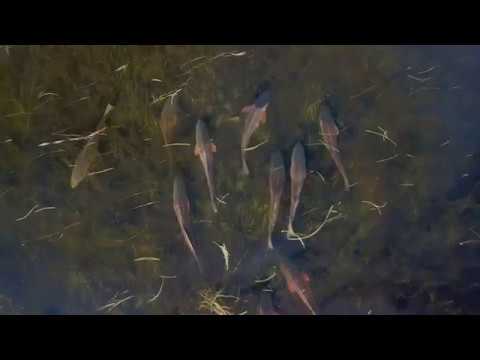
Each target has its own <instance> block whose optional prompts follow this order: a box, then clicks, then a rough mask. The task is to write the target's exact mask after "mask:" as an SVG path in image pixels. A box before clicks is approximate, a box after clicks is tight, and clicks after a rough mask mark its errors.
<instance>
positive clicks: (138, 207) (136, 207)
mask: <svg viewBox="0 0 480 360" xmlns="http://www.w3.org/2000/svg"><path fill="white" fill-rule="evenodd" d="M158 203H160V201H150V202H147V203H145V204H142V205H138V206H135V207H134V208H132V209H131V210H135V209H140V208H143V207H146V206H152V205H155V204H158Z"/></svg>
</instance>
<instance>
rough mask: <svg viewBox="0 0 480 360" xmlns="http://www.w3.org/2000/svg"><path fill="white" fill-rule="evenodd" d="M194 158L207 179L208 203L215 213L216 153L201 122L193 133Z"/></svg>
mask: <svg viewBox="0 0 480 360" xmlns="http://www.w3.org/2000/svg"><path fill="white" fill-rule="evenodd" d="M195 141H196V143H195V151H194V152H195V156H198V157H199V158H200V161H201V162H202V165H203V169H204V171H205V176H206V177H207V184H208V191H209V194H210V202H211V204H212V209H213V212H215V213H217V212H218V209H217V205H216V203H215V200H216V198H215V185H214V178H213V153H214V152H216V151H217V148H216V146H215V144H214V143H213V142H212V141H211V140H210V138H209V136H208V130H207V126H206V125H205V123H204V122H203V121H202V120H198V121H197V126H196V131H195Z"/></svg>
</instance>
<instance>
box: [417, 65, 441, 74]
mask: <svg viewBox="0 0 480 360" xmlns="http://www.w3.org/2000/svg"><path fill="white" fill-rule="evenodd" d="M436 68H437V67H436V66H431V67H429V68H428V69H426V70H424V71H420V72H418V73H417V75H423V74H426V73H429V72H430V71H433V70H435V69H436Z"/></svg>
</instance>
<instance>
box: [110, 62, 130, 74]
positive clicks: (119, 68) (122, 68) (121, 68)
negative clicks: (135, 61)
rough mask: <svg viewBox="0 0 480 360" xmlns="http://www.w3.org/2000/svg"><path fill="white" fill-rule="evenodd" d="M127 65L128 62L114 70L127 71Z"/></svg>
mask: <svg viewBox="0 0 480 360" xmlns="http://www.w3.org/2000/svg"><path fill="white" fill-rule="evenodd" d="M127 67H128V64H125V65H122V66H120V67H118V68H116V69H115V70H113V71H114V72H119V71H125V70H127Z"/></svg>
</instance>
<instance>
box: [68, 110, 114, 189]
mask: <svg viewBox="0 0 480 360" xmlns="http://www.w3.org/2000/svg"><path fill="white" fill-rule="evenodd" d="M113 109H114V107H113V106H112V105H110V104H108V105H107V107H106V109H105V113H104V114H103V116H102V118H101V119H100V122H99V123H98V125H97V129H96V132H100V131H102V129H104V128H105V121H106V118H107V115H108V114H109V113H110V111H112V110H113ZM97 156H98V142H97V139H95V137H94V136H92V137H90V138H89V139H88V141H87V143H86V144H85V146H84V147H83V149H82V151H80V153H79V154H78V156H77V158H76V159H75V165H74V166H73V170H72V176H71V177H70V186H71V188H72V189H74V188H76V187H77V186H78V184H80V182H81V181H82V180H83V179H85V178H86V177H87V176H88V174H89V169H90V166H91V165H92V164H93V163H94V162H95V159H96V158H97Z"/></svg>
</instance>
